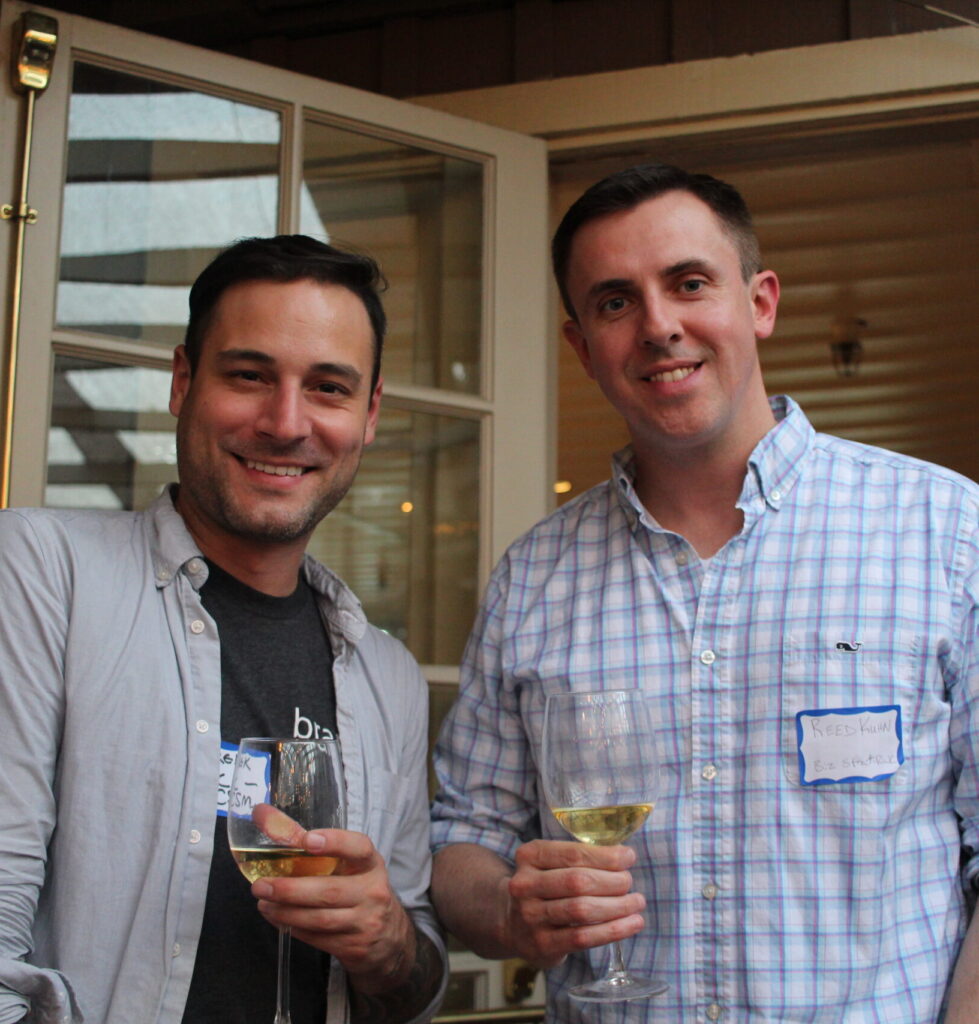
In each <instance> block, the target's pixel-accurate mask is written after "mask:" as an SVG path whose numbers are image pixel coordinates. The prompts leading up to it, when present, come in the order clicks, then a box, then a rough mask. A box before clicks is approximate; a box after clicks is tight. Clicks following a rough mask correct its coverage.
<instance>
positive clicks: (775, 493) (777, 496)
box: [772, 490, 782, 501]
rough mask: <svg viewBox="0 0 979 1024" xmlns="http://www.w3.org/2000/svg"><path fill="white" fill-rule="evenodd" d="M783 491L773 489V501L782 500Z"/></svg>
mask: <svg viewBox="0 0 979 1024" xmlns="http://www.w3.org/2000/svg"><path fill="white" fill-rule="evenodd" d="M781 500H782V492H781V491H779V490H775V491H772V501H781Z"/></svg>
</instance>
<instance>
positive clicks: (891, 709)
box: [795, 704, 904, 786]
mask: <svg viewBox="0 0 979 1024" xmlns="http://www.w3.org/2000/svg"><path fill="white" fill-rule="evenodd" d="M795 727H796V736H797V739H798V742H799V780H800V781H801V783H802V785H803V786H825V785H828V784H830V783H834V782H876V781H877V780H879V779H886V778H887V777H888V776H890V775H893V774H894V773H895V772H896V771H897V770H898V768H900V767H901V765H902V764H904V739H903V735H902V729H901V708H900V707H899V706H898V705H897V704H881V705H877V706H876V707H860V708H819V709H813V710H809V711H800V712H799V713H798V714H797V715H796V716H795Z"/></svg>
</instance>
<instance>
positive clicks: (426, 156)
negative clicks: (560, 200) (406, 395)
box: [300, 121, 483, 394]
mask: <svg viewBox="0 0 979 1024" xmlns="http://www.w3.org/2000/svg"><path fill="white" fill-rule="evenodd" d="M303 185H304V188H303V202H302V208H301V211H300V216H301V230H302V231H303V232H304V233H306V234H310V235H314V236H316V237H319V238H330V239H332V240H333V241H335V242H337V243H340V244H342V243H347V244H350V245H354V246H357V247H359V248H361V249H366V250H367V251H368V252H369V253H370V254H371V255H372V256H374V257H375V258H376V259H377V260H378V261H379V262H380V264H381V267H382V268H383V270H384V273H385V276H386V277H387V279H388V282H389V285H390V287H389V290H388V292H387V294H386V296H385V300H384V305H385V308H386V310H387V314H388V318H389V333H388V340H387V343H386V347H385V353H384V375H385V378H386V379H387V380H389V381H397V382H400V383H405V384H418V385H423V386H426V387H435V388H445V389H448V390H452V391H460V392H465V393H469V394H477V393H479V391H480V388H481V386H482V385H481V377H480V361H479V341H480V321H481V315H482V249H483V168H482V165H481V164H478V163H475V162H473V161H469V160H461V159H458V158H455V157H447V156H442V155H440V154H438V153H430V152H427V151H425V150H422V149H414V148H412V147H410V146H403V145H400V144H398V143H395V142H388V141H385V140H383V139H375V138H369V137H368V136H366V135H360V134H357V133H356V132H350V131H346V130H345V129H342V128H334V127H331V126H329V125H323V124H318V123H316V122H315V121H307V123H306V129H305V143H304V152H303Z"/></svg>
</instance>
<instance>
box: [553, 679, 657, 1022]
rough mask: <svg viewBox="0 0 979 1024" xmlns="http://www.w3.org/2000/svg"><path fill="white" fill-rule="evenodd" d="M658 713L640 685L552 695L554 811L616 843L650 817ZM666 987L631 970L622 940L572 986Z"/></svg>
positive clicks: (580, 993)
mask: <svg viewBox="0 0 979 1024" xmlns="http://www.w3.org/2000/svg"><path fill="white" fill-rule="evenodd" d="M651 718H652V716H651V715H650V712H649V708H648V705H647V702H646V700H645V698H644V696H643V693H642V691H640V690H605V691H597V692H587V693H581V692H579V693H562V694H553V695H551V696H549V697H548V698H547V704H546V707H545V710H544V734H543V756H542V767H541V774H542V781H543V786H544V793H545V796H546V798H547V802H548V805H549V806H550V808H551V812H552V813H553V814H554V817H555V818H556V819H557V820H558V821H559V822H560V823H561V825H562V826H563V827H564V828H565V829H566V830H567V831H568V832H570V833H571V835H573V836H574V837H575V838H576V839H578V840H579V841H581V842H583V843H587V844H589V845H594V846H612V845H617V844H620V843H622V842H624V841H625V840H626V839H628V838H629V836H631V835H632V834H633V833H634V832H635V831H637V830H638V829H639V828H641V827H642V825H643V823H644V822H645V821H646V818H647V817H648V815H649V813H650V811H651V810H652V809H653V806H654V805H655V803H656V797H657V794H658V786H659V778H658V777H659V766H658V763H657V758H656V748H655V742H654V734H653V728H652V721H651ZM666 987H667V986H666V984H665V983H664V982H662V981H660V980H659V979H654V978H642V977H638V976H636V975H633V974H630V973H629V972H628V971H627V970H626V968H625V964H624V962H623V959H622V951H621V949H620V947H619V944H618V943H617V942H616V943H613V944H612V958H611V963H610V965H609V969H608V971H607V972H606V974H605V975H604V976H603V977H602V978H600V979H597V980H596V981H593V982H589V983H586V984H584V985H579V986H577V987H576V988H573V989H571V990H570V992H571V995H572V996H574V997H575V998H578V999H584V1000H589V1001H594V1002H611V1001H618V1000H623V999H637V998H642V997H644V996H650V995H656V994H658V993H660V992H663V991H665V990H666Z"/></svg>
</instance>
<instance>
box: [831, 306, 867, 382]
mask: <svg viewBox="0 0 979 1024" xmlns="http://www.w3.org/2000/svg"><path fill="white" fill-rule="evenodd" d="M866 326H867V321H866V320H864V319H863V318H862V317H858V316H847V317H838V318H837V319H836V320H834V321H833V340H832V341H831V342H830V343H829V348H830V351H831V352H832V353H833V366H834V367H836V373H837V375H838V376H840V377H853V376H854V375H855V374H856V372H857V370H858V369H859V367H860V360H861V359H862V358H863V345H862V344H861V342H860V331H861V330H863V328H865V327H866Z"/></svg>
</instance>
